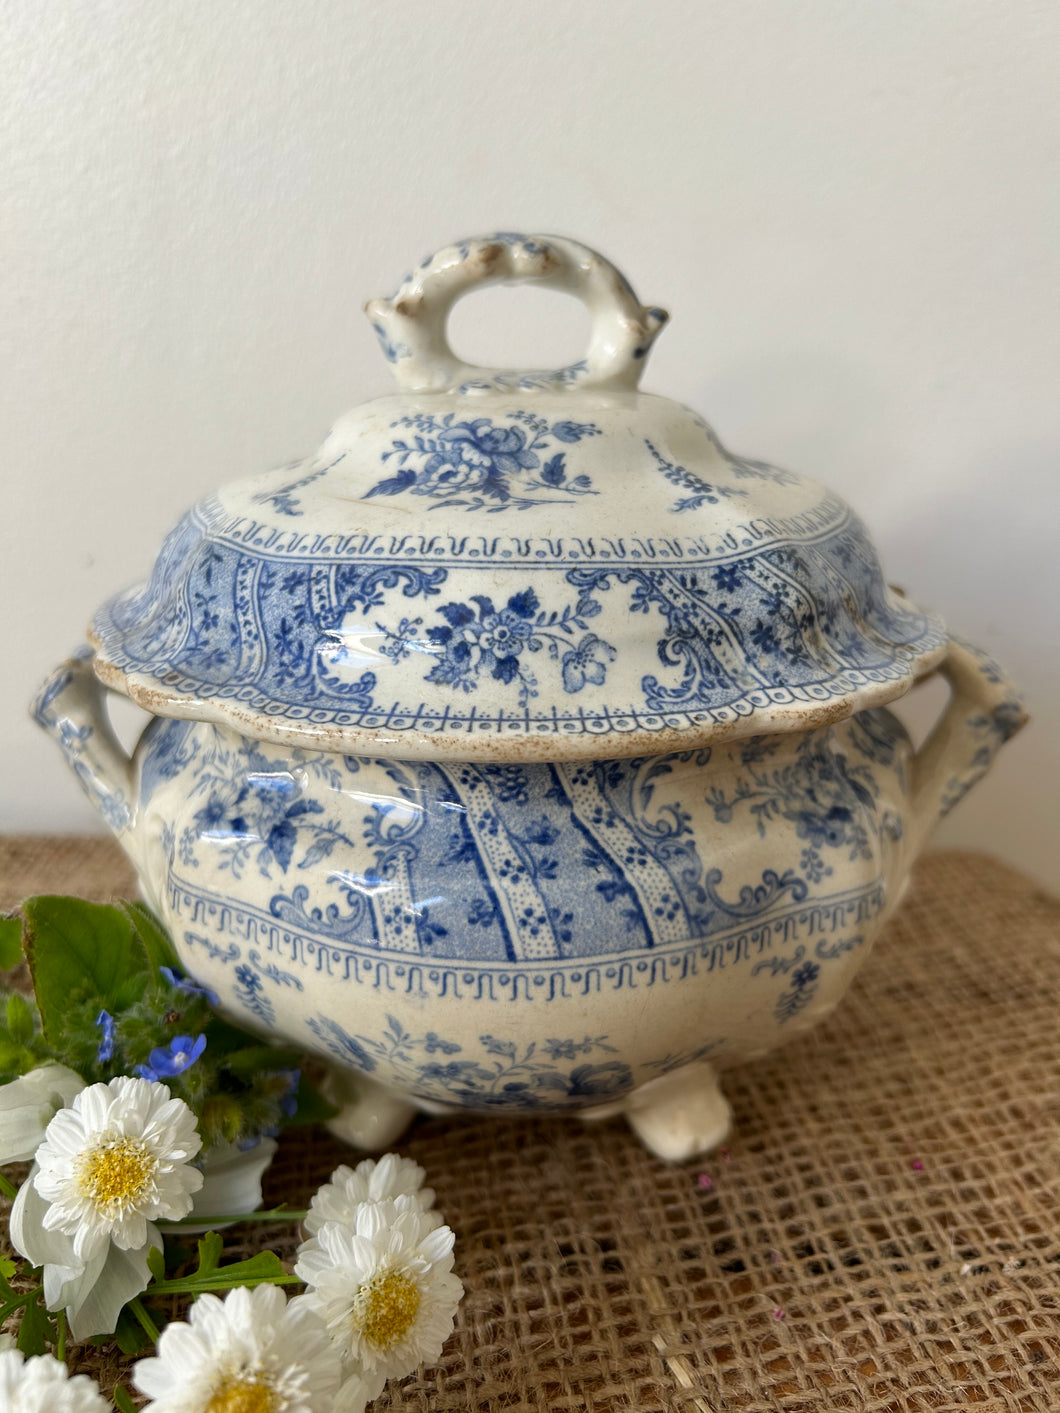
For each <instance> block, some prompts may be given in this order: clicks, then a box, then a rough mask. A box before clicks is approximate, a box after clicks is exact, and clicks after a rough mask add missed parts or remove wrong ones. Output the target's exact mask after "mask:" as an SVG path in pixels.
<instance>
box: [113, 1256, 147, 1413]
mask: <svg viewBox="0 0 1060 1413" xmlns="http://www.w3.org/2000/svg"><path fill="white" fill-rule="evenodd" d="M153 1249H154V1248H153V1247H152V1250H153ZM114 1342H115V1343H116V1344H117V1346H118V1348H119V1349H120V1350H121V1352H122V1353H123V1354H140V1353H141V1352H142V1351H143V1350H145V1349H147V1348H148V1347H149V1346H150V1344H151V1341H150V1340H149V1339H148V1337H147V1335H146V1333H145V1331H144V1328H143V1326H142V1325H141V1324H140V1321H139V1320H138V1319H137V1318H136V1316H135V1315H134V1314H133V1312H132V1311H131V1310H130V1309H129V1307H128V1305H123V1306H122V1308H121V1311H120V1312H119V1314H118V1323H117V1325H116V1326H115V1329H114ZM114 1392H115V1397H117V1389H115V1391H114Z"/></svg>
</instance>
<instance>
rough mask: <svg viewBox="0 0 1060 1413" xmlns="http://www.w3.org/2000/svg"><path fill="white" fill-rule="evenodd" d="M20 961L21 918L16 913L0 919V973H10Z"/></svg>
mask: <svg viewBox="0 0 1060 1413" xmlns="http://www.w3.org/2000/svg"><path fill="white" fill-rule="evenodd" d="M21 960H22V918H21V916H20V915H19V914H18V913H12V914H11V915H10V916H9V917H0V971H10V970H11V968H12V967H17V966H18V964H19V962H20V961H21Z"/></svg>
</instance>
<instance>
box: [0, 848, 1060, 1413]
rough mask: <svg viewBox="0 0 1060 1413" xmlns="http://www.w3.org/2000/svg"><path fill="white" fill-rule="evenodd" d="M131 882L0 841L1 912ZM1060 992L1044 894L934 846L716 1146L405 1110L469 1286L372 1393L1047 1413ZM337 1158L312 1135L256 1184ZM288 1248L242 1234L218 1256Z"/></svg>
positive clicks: (1057, 1342)
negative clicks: (386, 1387)
mask: <svg viewBox="0 0 1060 1413" xmlns="http://www.w3.org/2000/svg"><path fill="white" fill-rule="evenodd" d="M131 888H132V875H131V872H130V870H129V868H128V866H127V864H125V863H124V861H123V859H122V857H121V855H120V854H119V853H118V851H117V850H116V849H115V848H114V847H113V846H111V845H110V844H109V843H108V842H105V841H102V840H75V839H58V838H37V839H30V838H21V839H9V840H7V841H0V905H3V906H6V907H11V906H13V905H14V904H16V903H17V902H18V901H19V900H20V899H21V898H22V897H23V896H24V895H26V894H29V893H33V892H44V891H47V892H69V893H80V894H83V895H84V896H89V897H95V898H106V897H109V896H112V895H121V894H122V893H126V894H127V893H128V892H129V891H130V890H131ZM1058 1003H1060V903H1057V902H1056V901H1054V900H1051V899H1049V898H1047V897H1045V896H1043V895H1042V894H1041V892H1040V891H1038V890H1037V889H1036V888H1035V886H1034V885H1033V884H1031V883H1028V882H1027V881H1026V880H1024V879H1022V878H1021V877H1020V876H1019V875H1018V874H1016V873H1013V872H1011V871H1010V870H1008V869H1006V868H1004V867H1002V866H1001V865H1000V864H998V863H995V862H994V861H992V860H990V859H988V858H983V857H980V856H976V855H967V854H936V855H933V856H929V857H927V858H926V859H925V860H924V861H923V862H922V864H921V865H920V866H919V868H918V870H917V873H916V878H915V882H914V886H913V888H912V889H911V891H910V894H909V897H908V899H907V901H906V902H905V904H904V906H903V908H902V910H901V912H900V914H899V916H898V917H897V918H896V919H895V920H894V922H892V924H891V925H890V927H889V928H888V930H887V932H886V933H885V935H884V936H883V937H882V938H881V940H880V941H879V942H878V943H877V945H876V948H875V950H874V952H873V954H872V956H871V958H870V959H869V961H868V962H867V963H866V965H865V967H864V969H863V971H862V972H861V973H860V975H859V977H858V979H857V981H856V982H855V984H854V986H853V989H852V991H851V993H850V995H849V997H848V998H847V999H846V1001H845V1002H844V1004H843V1005H842V1006H840V1008H839V1010H838V1011H837V1012H836V1014H835V1015H834V1016H833V1017H832V1018H831V1019H830V1020H829V1021H828V1022H826V1023H825V1024H824V1025H822V1026H821V1027H820V1028H819V1029H818V1030H816V1031H814V1032H813V1033H812V1034H810V1035H808V1036H806V1037H804V1038H802V1039H800V1040H799V1041H797V1042H796V1043H794V1044H792V1045H791V1046H790V1047H789V1048H788V1049H786V1050H783V1051H781V1052H780V1053H778V1054H776V1055H775V1056H772V1057H771V1058H769V1059H766V1060H763V1061H760V1062H759V1063H757V1064H753V1065H748V1066H747V1067H745V1068H743V1069H740V1070H735V1071H732V1072H731V1073H730V1074H729V1075H728V1076H727V1079H726V1090H727V1093H728V1096H729V1099H730V1100H731V1102H732V1106H733V1110H734V1113H735V1124H734V1129H733V1135H732V1138H731V1140H730V1143H729V1147H728V1150H727V1151H723V1152H722V1153H720V1154H716V1155H714V1156H713V1157H711V1158H710V1159H709V1160H706V1161H696V1162H692V1163H686V1164H683V1165H680V1166H676V1167H669V1166H666V1165H665V1164H663V1163H661V1162H659V1161H657V1160H656V1159H654V1158H652V1157H651V1156H650V1155H649V1154H648V1153H646V1152H645V1151H644V1150H643V1149H642V1148H641V1147H640V1145H639V1143H637V1141H636V1140H635V1139H634V1138H633V1136H632V1135H631V1134H630V1132H629V1131H628V1130H627V1129H626V1127H625V1125H624V1123H623V1122H622V1121H621V1120H616V1121H613V1122H608V1123H605V1124H602V1125H599V1126H597V1127H591V1128H585V1127H582V1126H581V1124H579V1123H578V1122H576V1121H573V1120H570V1121H568V1120H556V1119H553V1120H537V1119H510V1120H504V1119H496V1118H495V1119H479V1118H467V1119H459V1120H451V1121H444V1122H443V1121H440V1120H431V1121H427V1120H421V1121H420V1122H418V1123H417V1124H416V1125H415V1126H414V1127H413V1129H412V1130H411V1131H410V1132H409V1133H408V1134H407V1135H406V1136H405V1138H404V1139H403V1140H402V1141H401V1142H400V1144H399V1147H400V1151H401V1152H403V1153H406V1154H408V1155H410V1156H411V1157H413V1158H415V1159H416V1160H417V1161H418V1162H420V1163H422V1164H423V1166H424V1167H425V1168H426V1169H427V1172H428V1175H429V1181H430V1183H431V1185H432V1186H433V1187H435V1188H436V1190H437V1193H438V1205H439V1207H440V1209H441V1211H442V1212H443V1213H444V1214H445V1217H446V1220H447V1221H448V1222H449V1223H450V1225H451V1226H452V1227H453V1228H454V1229H455V1231H456V1233H457V1248H456V1249H457V1270H458V1272H459V1274H460V1276H461V1277H462V1278H463V1281H464V1284H465V1286H466V1288H467V1295H466V1297H465V1299H464V1302H463V1304H462V1306H461V1308H460V1314H459V1317H458V1322H457V1331H456V1333H455V1334H454V1336H453V1338H452V1339H451V1340H450V1341H449V1343H448V1345H447V1346H446V1349H445V1353H444V1355H443V1358H442V1360H441V1363H440V1364H438V1365H437V1366H436V1367H434V1368H431V1369H427V1370H425V1371H423V1372H422V1374H421V1375H417V1376H413V1377H412V1378H409V1379H407V1380H405V1381H404V1383H401V1384H397V1385H394V1386H393V1387H392V1389H391V1390H390V1391H389V1392H388V1393H387V1394H385V1395H384V1396H383V1398H381V1399H380V1401H379V1404H378V1405H377V1407H378V1408H393V1409H398V1408H400V1409H416V1410H422V1413H428V1410H457V1409H459V1410H470V1413H477V1410H485V1409H490V1410H495V1409H497V1410H499V1409H505V1410H510V1413H516V1410H534V1411H535V1413H538V1411H539V1410H540V1413H544V1410H558V1409H577V1410H594V1411H595V1410H601V1413H602V1410H608V1413H625V1410H631V1413H632V1410H636V1413H648V1411H649V1410H656V1409H693V1408H694V1409H703V1410H706V1409H709V1410H711V1411H712V1413H716V1410H722V1409H725V1410H728V1409H734V1410H735V1409H741V1410H752V1411H753V1413H776V1410H784V1413H820V1410H827V1409H840V1408H841V1409H859V1410H871V1413H884V1410H886V1413H894V1410H906V1409H932V1410H936V1413H941V1410H957V1409H965V1408H967V1407H969V1405H972V1406H975V1407H981V1408H984V1409H990V1410H993V1409H997V1410H1028V1409H1034V1410H1042V1411H1043V1413H1056V1411H1057V1410H1058V1409H1060V1205H1058V1196H1060V1044H1058V1031H1057V1015H1058ZM349 1159H350V1152H349V1150H348V1149H344V1148H342V1147H341V1146H339V1145H338V1144H337V1143H335V1142H334V1141H333V1140H331V1139H330V1138H329V1137H328V1135H327V1134H326V1133H324V1132H323V1131H314V1132H312V1133H311V1134H310V1135H308V1136H307V1135H306V1134H305V1133H300V1134H299V1135H298V1136H297V1137H296V1138H294V1139H293V1141H291V1140H289V1141H287V1142H286V1143H285V1144H284V1145H283V1146H282V1147H281V1151H280V1154H279V1156H278V1158H277V1160H276V1162H275V1164H274V1165H273V1168H272V1170H271V1172H270V1174H269V1177H268V1181H267V1190H266V1200H267V1202H268V1203H269V1204H270V1205H275V1204H277V1203H280V1202H286V1203H288V1204H290V1205H293V1206H297V1207H301V1206H304V1205H305V1204H306V1202H307V1200H308V1197H309V1195H310V1194H311V1193H312V1191H313V1190H314V1189H315V1188H316V1187H317V1186H318V1185H319V1184H320V1183H321V1182H323V1181H325V1180H326V1179H327V1177H328V1175H329V1174H330V1172H331V1170H332V1169H333V1167H335V1166H336V1164H338V1163H339V1162H342V1161H345V1160H349ZM297 1239H298V1238H297V1234H296V1233H294V1232H293V1231H292V1230H291V1229H290V1227H287V1226H281V1225H277V1226H276V1227H272V1226H266V1227H255V1228H243V1229H242V1231H240V1230H236V1231H234V1232H233V1233H231V1234H230V1235H229V1239H228V1254H227V1258H226V1259H232V1258H235V1257H238V1256H240V1255H244V1254H246V1253H247V1252H248V1251H250V1250H252V1249H254V1247H255V1246H256V1245H265V1244H271V1245H272V1246H274V1247H275V1249H277V1250H279V1251H280V1253H281V1255H283V1256H284V1257H285V1258H289V1257H290V1256H291V1254H292V1252H293V1250H294V1245H295V1243H296V1241H297ZM79 1358H80V1367H82V1368H85V1369H88V1370H90V1371H91V1372H94V1373H97V1374H98V1375H99V1376H100V1378H101V1379H102V1380H103V1382H104V1383H105V1384H106V1383H110V1382H113V1379H114V1377H115V1375H116V1374H117V1373H120V1372H121V1368H120V1364H119V1362H118V1361H119V1356H116V1355H115V1353H114V1351H113V1350H111V1351H109V1352H108V1351H100V1352H97V1351H94V1350H82V1351H77V1352H75V1355H74V1356H73V1359H74V1360H76V1359H79Z"/></svg>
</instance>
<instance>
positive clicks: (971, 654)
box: [910, 638, 1027, 855]
mask: <svg viewBox="0 0 1060 1413" xmlns="http://www.w3.org/2000/svg"><path fill="white" fill-rule="evenodd" d="M938 670H939V671H940V672H941V673H942V675H943V676H944V677H945V678H946V680H947V681H948V682H949V684H950V687H951V689H952V693H953V695H952V697H951V698H950V701H949V704H948V705H947V707H946V710H945V712H944V713H943V715H942V717H941V719H940V720H939V722H938V724H937V725H936V726H935V728H934V730H933V731H932V732H931V735H930V736H929V737H928V738H927V740H926V741H925V742H924V744H923V746H921V748H920V750H919V751H918V752H917V754H916V756H915V757H914V759H913V777H912V791H911V794H912V828H911V836H912V837H911V840H910V842H911V844H912V849H913V854H914V855H915V854H916V853H918V852H919V851H920V849H921V848H922V847H923V846H924V844H925V843H926V841H927V839H928V837H929V836H930V835H931V833H932V832H933V830H934V829H935V827H936V825H938V824H939V822H940V821H941V820H943V819H944V818H945V817H946V815H948V814H949V812H950V810H951V809H953V807H954V805H955V804H957V803H958V801H959V800H961V799H963V797H964V796H965V795H966V794H967V793H968V791H969V790H970V789H971V788H972V786H973V785H975V784H976V783H977V782H978V781H979V780H981V779H982V777H983V776H984V775H985V774H986V772H987V771H988V770H989V769H990V767H991V765H992V764H993V762H994V757H995V756H996V755H997V753H998V751H999V750H1000V749H1001V747H1002V746H1003V745H1004V744H1005V742H1006V741H1007V740H1008V739H1009V738H1010V737H1011V736H1014V735H1015V734H1016V732H1017V731H1018V730H1019V729H1020V727H1021V726H1023V725H1024V723H1025V722H1026V720H1027V712H1026V709H1025V707H1024V705H1023V701H1022V698H1021V697H1020V694H1019V692H1018V691H1017V690H1016V688H1015V686H1014V685H1013V683H1012V681H1011V680H1010V679H1009V677H1008V676H1007V675H1006V674H1005V673H1004V672H1003V671H1002V669H1001V668H1000V667H999V666H998V665H997V663H996V662H995V661H994V660H993V658H991V657H990V656H989V655H988V654H987V653H985V652H983V651H982V650H981V649H980V648H974V647H972V646H971V644H969V643H965V642H962V641H961V640H960V639H958V638H951V639H950V643H949V648H948V650H947V653H946V656H945V658H944V659H943V660H942V663H941V664H940V666H939V669H938Z"/></svg>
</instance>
